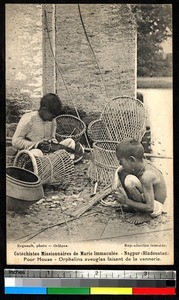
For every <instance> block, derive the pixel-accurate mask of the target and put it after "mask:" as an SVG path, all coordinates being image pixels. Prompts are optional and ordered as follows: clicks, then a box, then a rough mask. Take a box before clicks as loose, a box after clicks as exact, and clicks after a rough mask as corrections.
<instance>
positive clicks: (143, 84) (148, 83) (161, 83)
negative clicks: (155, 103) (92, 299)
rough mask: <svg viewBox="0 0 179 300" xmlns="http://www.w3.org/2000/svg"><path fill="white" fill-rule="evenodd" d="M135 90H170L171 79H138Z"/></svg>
mask: <svg viewBox="0 0 179 300" xmlns="http://www.w3.org/2000/svg"><path fill="white" fill-rule="evenodd" d="M137 88H138V89H143V88H145V89H146V88H148V89H150V88H151V89H159V88H161V89H170V88H172V77H138V78H137Z"/></svg>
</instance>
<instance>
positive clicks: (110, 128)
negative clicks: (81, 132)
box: [88, 96, 146, 142]
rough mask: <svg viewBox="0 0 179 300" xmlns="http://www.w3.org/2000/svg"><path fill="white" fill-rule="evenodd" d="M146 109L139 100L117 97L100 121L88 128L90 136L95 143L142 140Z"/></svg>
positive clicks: (108, 104) (103, 113)
mask: <svg viewBox="0 0 179 300" xmlns="http://www.w3.org/2000/svg"><path fill="white" fill-rule="evenodd" d="M145 121H146V114H145V107H144V105H143V103H142V102H141V101H139V100H138V99H134V98H130V97H126V96H124V97H116V98H114V99H112V100H110V101H109V102H108V103H107V104H106V106H105V108H104V110H103V112H102V113H101V116H100V118H99V120H95V121H93V122H91V123H90V124H89V126H88V135H89V137H90V138H91V139H92V140H93V141H94V142H95V141H108V140H110V141H118V142H119V141H122V140H123V139H125V138H127V137H131V138H136V139H138V140H141V138H142V136H143V134H144V131H145Z"/></svg>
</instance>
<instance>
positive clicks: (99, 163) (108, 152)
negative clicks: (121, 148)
mask: <svg viewBox="0 0 179 300" xmlns="http://www.w3.org/2000/svg"><path fill="white" fill-rule="evenodd" d="M117 144H118V142H112V141H103V142H102V141H98V142H95V143H94V144H93V151H92V153H91V161H90V166H89V169H88V175H89V177H90V178H91V179H92V180H93V181H98V182H103V183H105V184H110V183H112V181H113V178H114V172H115V170H116V169H117V167H119V162H118V160H117V157H116V147H117Z"/></svg>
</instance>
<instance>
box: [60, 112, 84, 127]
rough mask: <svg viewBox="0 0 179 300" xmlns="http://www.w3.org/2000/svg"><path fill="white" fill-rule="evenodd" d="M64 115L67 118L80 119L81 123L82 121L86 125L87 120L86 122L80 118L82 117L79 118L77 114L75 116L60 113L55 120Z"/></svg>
mask: <svg viewBox="0 0 179 300" xmlns="http://www.w3.org/2000/svg"><path fill="white" fill-rule="evenodd" d="M63 117H65V118H73V119H75V120H77V121H79V122H80V123H82V124H83V125H84V126H85V127H86V124H85V122H84V121H83V120H82V119H80V118H78V117H76V116H74V115H68V114H65V115H59V116H57V117H56V118H55V120H58V119H60V118H63Z"/></svg>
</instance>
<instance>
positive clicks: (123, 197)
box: [113, 192, 126, 204]
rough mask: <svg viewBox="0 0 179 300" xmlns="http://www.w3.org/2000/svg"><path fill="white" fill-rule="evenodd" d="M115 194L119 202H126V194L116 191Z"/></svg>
mask: <svg viewBox="0 0 179 300" xmlns="http://www.w3.org/2000/svg"><path fill="white" fill-rule="evenodd" d="M113 195H114V196H115V199H116V200H117V201H118V202H119V203H121V204H126V196H125V195H124V194H121V193H118V192H115V193H114V194H113Z"/></svg>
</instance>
